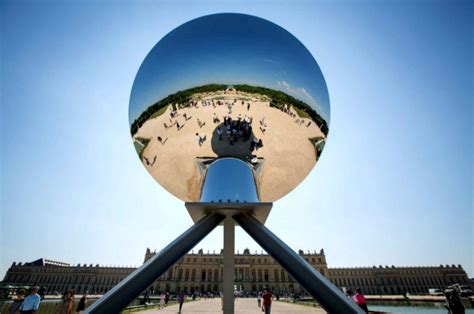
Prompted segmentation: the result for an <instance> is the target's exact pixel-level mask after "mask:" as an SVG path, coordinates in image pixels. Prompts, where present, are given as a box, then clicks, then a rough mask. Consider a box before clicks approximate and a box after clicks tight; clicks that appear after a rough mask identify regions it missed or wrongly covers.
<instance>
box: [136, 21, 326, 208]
mask: <svg viewBox="0 0 474 314" xmlns="http://www.w3.org/2000/svg"><path fill="white" fill-rule="evenodd" d="M329 118H330V108H329V96H328V91H327V87H326V83H325V80H324V77H323V75H322V73H321V70H320V68H319V66H318V64H317V63H316V61H315V60H314V58H313V57H312V55H311V53H310V52H309V51H308V50H307V49H306V48H305V47H304V46H303V44H302V43H301V42H300V41H298V40H297V39H296V38H295V37H294V36H293V35H291V34H290V33H289V32H287V31H286V30H284V29H283V28H281V27H280V26H278V25H276V24H273V23H271V22H268V21H266V20H263V19H260V18H257V17H253V16H249V15H244V14H215V15H210V16H205V17H201V18H197V19H195V20H192V21H190V22H188V23H185V24H183V25H181V26H179V27H178V28H176V29H174V30H173V31H172V32H170V33H169V34H167V35H166V36H165V37H164V38H163V39H161V40H160V41H159V42H158V43H157V44H156V45H155V46H154V47H153V49H152V50H151V51H150V53H149V54H148V55H147V57H146V58H145V60H144V61H143V63H142V65H141V66H140V69H139V71H138V73H137V75H136V78H135V82H134V84H133V88H132V92H131V97H130V107H129V122H130V132H131V135H132V138H133V143H134V146H135V148H136V151H137V153H138V156H139V158H140V160H141V162H142V163H143V165H144V166H145V168H146V169H147V171H148V172H149V173H150V174H151V175H152V176H153V177H154V178H155V180H156V181H158V182H159V183H160V184H161V185H162V186H163V187H164V188H165V189H166V190H168V191H169V192H170V193H172V194H173V195H175V196H176V197H178V198H179V199H181V200H184V201H198V200H199V199H200V196H201V188H202V183H203V179H204V177H203V172H202V168H203V167H202V165H203V164H206V163H209V162H212V161H213V160H215V159H218V158H222V157H237V158H239V159H242V160H244V161H247V162H249V163H250V164H251V165H253V167H254V169H255V172H256V181H257V188H258V194H259V199H260V200H261V201H266V202H271V201H275V200H277V199H279V198H281V197H282V196H284V195H286V194H287V193H288V192H290V191H291V190H292V189H294V188H295V187H296V186H297V185H298V184H299V183H300V182H301V181H302V180H303V179H304V178H305V177H306V176H307V175H308V173H309V172H310V171H311V169H312V168H313V167H314V165H315V164H316V162H317V160H318V158H319V156H320V154H321V152H322V150H323V148H324V144H325V141H326V138H327V135H328V131H329Z"/></svg>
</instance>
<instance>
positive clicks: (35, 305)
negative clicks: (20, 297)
mask: <svg viewBox="0 0 474 314" xmlns="http://www.w3.org/2000/svg"><path fill="white" fill-rule="evenodd" d="M38 289H39V287H33V288H31V293H30V295H29V296H27V297H26V298H25V301H23V303H22V304H21V305H20V313H21V314H34V313H36V312H37V311H38V309H39V306H40V303H41V297H40V295H39V294H38V293H37V292H38Z"/></svg>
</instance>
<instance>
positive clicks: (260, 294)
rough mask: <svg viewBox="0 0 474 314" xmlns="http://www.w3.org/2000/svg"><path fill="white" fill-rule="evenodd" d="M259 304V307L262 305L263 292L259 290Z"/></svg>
mask: <svg viewBox="0 0 474 314" xmlns="http://www.w3.org/2000/svg"><path fill="white" fill-rule="evenodd" d="M257 306H258V307H259V308H261V307H262V293H261V292H259V293H258V295H257Z"/></svg>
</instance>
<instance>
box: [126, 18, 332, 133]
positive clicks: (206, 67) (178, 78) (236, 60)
mask: <svg viewBox="0 0 474 314" xmlns="http://www.w3.org/2000/svg"><path fill="white" fill-rule="evenodd" d="M208 83H224V84H238V83H245V84H249V85H256V86H264V87H269V88H273V89H277V90H281V91H283V92H285V93H287V94H289V95H291V96H293V97H295V98H298V99H300V100H302V101H304V102H306V103H307V104H308V105H311V106H313V107H314V108H315V109H316V111H317V112H318V113H319V114H320V115H321V116H322V117H323V118H324V119H325V120H326V121H327V122H328V124H329V117H330V111H329V96H328V91H327V87H326V83H325V81H324V77H323V75H322V73H321V70H320V68H319V66H318V64H317V63H316V61H315V60H314V58H313V57H312V55H311V54H310V52H309V51H308V50H307V49H306V48H305V47H304V46H303V45H302V43H301V42H300V41H299V40H297V39H296V38H295V37H294V36H293V35H291V34H290V33H289V32H287V31H286V30H284V29H283V28H281V27H279V26H277V25H276V24H273V23H271V22H268V21H266V20H263V19H260V18H257V17H253V16H249V15H244V14H232V13H228V14H215V15H208V16H205V17H201V18H198V19H195V20H192V21H190V22H188V23H185V24H183V25H181V26H180V27H178V28H176V29H175V30H173V31H172V32H171V33H169V34H168V35H166V36H165V37H164V38H163V39H162V40H160V41H159V43H158V44H157V45H156V46H155V47H154V48H153V49H152V50H151V52H150V53H149V54H148V56H147V57H146V58H145V60H144V61H143V64H142V65H141V67H140V69H139V71H138V74H137V76H136V78H135V82H134V84H133V89H132V94H131V97H130V109H129V110H130V113H129V119H130V123H132V122H133V120H135V119H136V118H137V117H138V116H139V115H140V113H141V112H143V111H144V110H145V109H146V108H147V107H149V106H150V105H152V104H153V103H155V102H156V101H158V100H160V99H162V98H164V97H166V96H167V95H169V94H172V93H174V92H176V91H179V90H184V89H187V88H190V87H194V86H199V85H204V84H208Z"/></svg>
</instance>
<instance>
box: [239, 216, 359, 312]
mask: <svg viewBox="0 0 474 314" xmlns="http://www.w3.org/2000/svg"><path fill="white" fill-rule="evenodd" d="M233 218H234V220H235V221H236V222H237V223H238V224H239V225H240V226H241V227H242V228H243V229H244V230H245V231H246V232H247V233H248V234H249V235H250V236H251V237H252V238H253V239H254V240H255V241H256V242H257V243H258V244H260V246H261V247H262V248H263V249H264V250H265V251H267V252H268V253H269V254H270V255H271V256H272V257H273V258H274V259H275V260H276V261H277V262H278V263H279V264H280V265H281V266H283V268H285V269H286V271H287V272H288V273H289V274H290V275H291V276H293V278H295V280H296V281H297V282H298V283H299V284H300V285H301V286H303V287H304V288H305V289H306V291H308V292H309V293H310V294H311V295H312V296H313V297H314V298H315V299H316V300H317V301H318V302H319V304H321V306H322V307H323V308H324V309H325V310H326V311H327V312H328V313H337V314H346V313H361V314H363V313H365V312H364V311H363V310H362V309H361V308H360V307H359V306H357V304H355V302H353V301H352V300H351V299H349V298H348V297H347V296H345V295H344V293H342V291H340V290H339V289H338V288H337V287H336V286H335V285H333V284H332V283H331V282H330V281H329V280H328V279H327V278H326V277H324V276H323V275H321V274H320V273H319V272H318V271H317V270H316V269H314V268H313V267H312V266H311V265H310V264H309V263H308V262H306V261H305V260H304V259H303V258H302V257H301V256H299V255H298V254H296V253H295V252H294V251H293V250H292V249H291V248H290V247H288V246H287V245H286V244H285V243H284V242H283V241H282V240H280V239H279V238H278V237H277V236H276V235H275V234H273V233H272V232H271V231H270V230H269V229H268V228H266V227H265V226H264V225H263V224H262V223H260V222H259V221H258V220H257V219H255V217H253V216H251V215H248V214H237V215H234V216H233Z"/></svg>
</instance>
